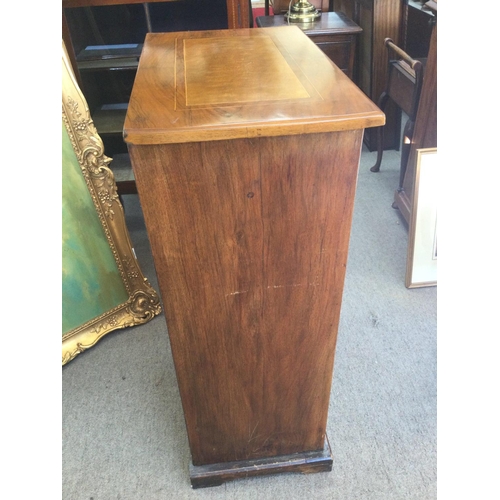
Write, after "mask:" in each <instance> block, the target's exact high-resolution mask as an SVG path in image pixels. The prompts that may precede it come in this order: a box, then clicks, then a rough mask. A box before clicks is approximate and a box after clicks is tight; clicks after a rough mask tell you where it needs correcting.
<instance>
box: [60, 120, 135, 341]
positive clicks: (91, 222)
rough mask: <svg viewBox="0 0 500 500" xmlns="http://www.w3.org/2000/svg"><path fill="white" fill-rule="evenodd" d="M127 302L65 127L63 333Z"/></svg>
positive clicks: (63, 154) (63, 146) (63, 162)
mask: <svg viewBox="0 0 500 500" xmlns="http://www.w3.org/2000/svg"><path fill="white" fill-rule="evenodd" d="M127 299H128V293H127V290H126V288H125V285H124V283H123V280H122V278H121V276H120V272H119V270H118V267H117V265H116V261H115V259H114V256H113V253H112V252H111V248H110V247H109V243H108V240H107V238H106V235H105V233H104V229H103V227H102V224H101V222H100V220H99V216H98V214H97V211H96V208H95V206H94V203H93V201H92V197H91V196H90V192H89V190H88V187H87V184H86V182H85V179H84V177H83V173H82V170H81V167H80V164H79V163H78V159H77V157H76V154H75V152H74V150H73V147H72V145H71V141H70V139H69V136H68V132H67V130H66V127H65V125H64V123H63V124H62V334H63V335H64V334H65V333H67V332H69V331H71V330H73V329H74V328H76V327H78V326H80V325H82V324H83V323H86V322H87V321H90V320H92V319H94V318H96V317H98V316H100V315H101V314H103V313H105V312H106V311H109V310H111V309H112V308H114V307H116V306H118V305H120V304H123V303H124V302H126V301H127Z"/></svg>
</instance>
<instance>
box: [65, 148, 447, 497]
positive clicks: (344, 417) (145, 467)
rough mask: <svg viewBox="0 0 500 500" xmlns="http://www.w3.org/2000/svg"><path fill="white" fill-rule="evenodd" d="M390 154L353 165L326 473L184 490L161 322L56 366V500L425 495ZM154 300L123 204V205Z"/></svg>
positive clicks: (420, 396) (431, 484) (419, 328)
mask: <svg viewBox="0 0 500 500" xmlns="http://www.w3.org/2000/svg"><path fill="white" fill-rule="evenodd" d="M399 159H400V156H399V153H398V152H395V151H389V152H386V153H385V154H384V162H383V164H382V168H381V172H380V173H379V174H373V173H371V172H369V167H370V166H371V165H372V164H373V163H374V161H375V153H369V152H366V151H364V152H363V154H362V158H361V165H360V173H359V179H358V190H357V194H356V202H355V213H354V221H353V227H352V233H351V243H350V253H349V262H348V267H347V277H346V282H345V291H344V299H343V304H342V313H341V321H340V327H339V337H338V346H337V353H336V360H335V371H334V377H333V386H332V392H331V402H330V408H329V418H328V436H329V439H330V444H331V447H332V452H333V455H334V464H333V470H332V472H326V473H317V474H310V475H300V474H282V475H276V476H269V477H261V478H252V479H243V480H239V481H234V482H230V483H227V484H225V485H223V486H220V487H215V488H206V489H198V490H192V489H191V487H190V482H189V474H188V465H189V462H190V455H189V447H188V442H187V437H186V431H185V426H184V420H183V413H182V408H181V404H180V399H179V393H178V389H177V383H176V379H175V372H174V368H173V363H172V358H171V352H170V347H169V342H168V336H167V331H166V323H165V317H164V315H163V314H162V315H161V316H159V317H157V318H155V319H154V320H153V321H151V322H150V323H148V324H146V325H142V326H138V327H134V328H130V329H126V330H121V331H118V332H113V333H111V334H109V335H107V336H106V337H104V338H103V339H102V340H101V341H100V342H99V343H98V344H96V346H95V347H93V348H92V349H90V350H89V351H87V352H85V353H84V354H81V355H79V356H77V357H76V358H75V359H74V360H73V361H71V362H70V363H69V364H68V365H66V366H65V367H64V368H63V370H62V418H63V434H62V435H63V444H62V461H63V470H62V478H63V484H62V497H63V499H65V500H111V499H120V500H142V499H144V500H156V499H195V498H196V499H203V500H209V499H215V498H217V499H222V500H224V499H238V500H240V499H241V500H243V499H259V500H260V499H268V498H269V499H271V498H272V499H287V500H292V499H305V498H313V499H332V500H337V499H339V500H340V499H342V500H364V499H366V500H379V499H380V500H391V499H394V500H405V499H413V500H417V499H418V500H430V499H434V498H436V489H437V486H436V324H437V318H436V316H437V300H436V292H437V288H436V287H429V288H422V289H413V290H408V289H406V288H405V286H404V280H405V267H406V249H407V241H408V228H407V226H406V224H405V222H404V220H403V219H402V217H401V216H400V214H399V212H398V211H397V210H394V209H392V208H391V203H392V199H393V193H394V189H395V187H396V186H397V183H398V177H399ZM124 204H125V210H126V215H127V224H128V227H129V231H130V235H131V238H132V241H133V244H134V246H135V250H136V253H137V256H138V259H139V262H140V264H141V268H142V270H143V272H144V274H145V275H146V276H147V277H148V278H149V280H150V282H151V284H152V285H153V286H154V287H155V288H156V289H157V290H158V285H157V280H156V275H155V271H154V265H153V262H152V258H151V254H150V249H149V243H148V239H147V235H146V232H145V229H144V223H143V219H142V213H141V209H140V205H139V202H138V199H137V196H134V195H128V196H125V197H124Z"/></svg>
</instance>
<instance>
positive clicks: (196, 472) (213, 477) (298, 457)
mask: <svg viewBox="0 0 500 500" xmlns="http://www.w3.org/2000/svg"><path fill="white" fill-rule="evenodd" d="M332 465H333V459H332V451H331V449H330V443H329V442H328V437H325V445H324V447H323V449H322V450H320V451H308V452H303V453H294V454H293V455H281V456H278V457H271V458H261V459H257V460H241V461H237V462H225V463H219V464H210V465H198V466H195V465H192V464H190V466H189V476H190V478H191V486H192V487H193V488H205V487H208V486H220V485H222V484H223V483H225V482H227V481H232V480H235V479H243V478H246V477H253V476H265V475H269V474H281V473H285V472H297V473H301V474H310V473H313V472H329V471H331V470H332Z"/></svg>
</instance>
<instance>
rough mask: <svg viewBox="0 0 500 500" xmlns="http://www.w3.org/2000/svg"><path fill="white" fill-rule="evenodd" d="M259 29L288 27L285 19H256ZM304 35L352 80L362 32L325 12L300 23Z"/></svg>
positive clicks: (338, 14)
mask: <svg viewBox="0 0 500 500" xmlns="http://www.w3.org/2000/svg"><path fill="white" fill-rule="evenodd" d="M256 21H257V26H258V27H261V28H269V27H273V26H285V25H287V24H288V23H287V21H286V20H285V18H284V16H283V15H274V16H261V17H257V19H256ZM297 26H298V27H299V28H301V29H302V30H303V31H304V33H305V34H306V35H307V36H308V37H309V38H310V39H311V40H312V41H313V42H314V43H315V44H316V45H317V46H318V47H319V48H320V49H321V50H322V51H323V52H324V53H325V54H326V55H327V56H328V57H329V58H330V59H331V60H332V61H333V62H334V63H335V64H336V65H337V66H338V67H339V68H340V69H341V70H342V71H343V72H344V73H345V74H346V75H347V76H348V77H349V78H351V79H352V78H353V73H354V56H355V53H356V39H357V37H358V36H359V34H360V33H361V32H362V31H363V30H362V29H361V28H360V27H359V26H358V25H357V24H356V23H354V22H353V21H351V20H350V19H349V18H348V17H347V16H346V15H345V14H344V13H343V12H323V13H322V15H321V17H320V18H319V19H318V20H317V21H314V22H310V23H297Z"/></svg>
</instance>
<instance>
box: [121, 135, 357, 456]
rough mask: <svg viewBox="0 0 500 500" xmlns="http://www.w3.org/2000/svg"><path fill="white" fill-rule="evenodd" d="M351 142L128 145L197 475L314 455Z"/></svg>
mask: <svg viewBox="0 0 500 500" xmlns="http://www.w3.org/2000/svg"><path fill="white" fill-rule="evenodd" d="M361 138H362V131H359V130H358V131H346V132H339V133H333V134H309V135H303V136H300V137H286V136H285V137H279V138H256V139H240V140H235V141H215V142H202V143H191V144H178V145H152V146H134V145H131V146H130V147H129V148H130V153H131V158H132V163H133V165H134V174H135V177H136V183H137V186H138V190H139V194H140V198H141V205H142V207H143V210H144V216H145V220H146V224H147V229H148V234H149V235H150V240H151V247H152V251H153V256H154V259H155V264H156V270H157V273H158V276H159V281H160V289H161V293H162V296H163V300H164V306H165V311H166V318H167V324H168V331H169V335H170V341H171V345H172V352H173V356H174V361H175V365H176V370H177V376H178V381H179V386H180V393H181V398H182V402H183V406H184V413H185V416H186V424H187V428H188V436H189V442H190V447H191V452H192V457H193V463H194V464H195V465H200V464H207V463H217V462H225V461H233V460H242V459H251V458H257V457H270V456H275V455H285V454H289V453H296V452H299V451H311V450H319V449H321V448H322V446H323V442H324V439H325V432H326V419H327V409H328V401H329V394H330V384H331V377H332V367H333V357H334V351H335V343H336V332H337V326H338V320H339V312H340V304H341V299H342V289H343V281H344V273H345V268H346V262H347V250H348V242H349V232H350V222H351V216H352V205H353V200H354V190H355V184H356V176H357V165H358V160H359V151H360V147H361Z"/></svg>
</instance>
